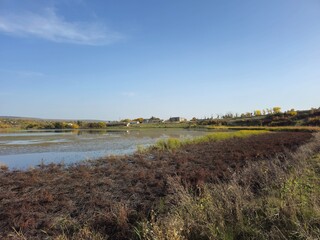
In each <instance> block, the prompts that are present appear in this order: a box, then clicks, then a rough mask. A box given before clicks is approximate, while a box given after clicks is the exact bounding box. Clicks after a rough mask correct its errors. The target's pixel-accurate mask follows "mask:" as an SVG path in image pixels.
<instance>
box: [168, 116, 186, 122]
mask: <svg viewBox="0 0 320 240" xmlns="http://www.w3.org/2000/svg"><path fill="white" fill-rule="evenodd" d="M186 121H187V119H186V118H183V117H171V118H170V119H169V122H186Z"/></svg>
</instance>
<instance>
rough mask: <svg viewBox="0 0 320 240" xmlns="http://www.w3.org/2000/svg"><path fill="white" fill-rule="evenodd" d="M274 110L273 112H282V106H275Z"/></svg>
mask: <svg viewBox="0 0 320 240" xmlns="http://www.w3.org/2000/svg"><path fill="white" fill-rule="evenodd" d="M272 110H273V113H281V107H274V108H273V109H272Z"/></svg>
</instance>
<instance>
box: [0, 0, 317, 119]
mask: <svg viewBox="0 0 320 240" xmlns="http://www.w3.org/2000/svg"><path fill="white" fill-rule="evenodd" d="M274 106H280V107H281V108H282V110H288V109H291V108H295V109H310V108H311V107H320V1H319V0H304V1H301V0H265V1H256V0H241V1H239V0H230V1H221V0H201V1H194V0H192V1H191V0H174V1H172V0H170V1H169V0H161V1H160V0H135V1H133V0H106V1H99V0H87V1H86V0H46V1H42V0H24V1H21V0H0V116H24V117H40V118H50V119H100V120H120V119H124V118H131V119H133V118H137V117H143V118H150V117H151V116H155V117H160V118H162V119H167V118H169V117H174V116H180V117H186V118H192V117H197V118H204V117H211V116H213V117H216V116H217V114H219V115H221V114H225V113H228V112H232V113H243V112H251V111H253V110H256V109H265V108H271V107H274Z"/></svg>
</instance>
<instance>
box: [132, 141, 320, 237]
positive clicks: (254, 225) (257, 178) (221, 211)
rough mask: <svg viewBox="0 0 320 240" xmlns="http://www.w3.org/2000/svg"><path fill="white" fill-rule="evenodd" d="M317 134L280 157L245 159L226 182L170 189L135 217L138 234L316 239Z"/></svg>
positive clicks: (319, 216)
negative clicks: (144, 216)
mask: <svg viewBox="0 0 320 240" xmlns="http://www.w3.org/2000/svg"><path fill="white" fill-rule="evenodd" d="M319 144H320V138H319V135H318V140H317V142H316V143H315V142H314V143H310V144H308V145H307V146H304V147H302V148H300V149H299V150H298V151H297V152H296V153H295V154H292V155H290V156H288V157H286V158H285V159H281V158H275V159H273V160H272V161H269V162H262V163H261V162H259V163H252V162H251V163H250V164H248V165H247V166H246V167H245V168H244V171H243V172H242V173H241V174H239V175H235V176H233V178H232V180H231V181H230V182H227V183H225V182H220V183H215V184H205V185H204V186H202V187H201V188H199V191H196V192H195V191H190V190H188V189H186V188H185V187H184V186H182V185H181V184H179V182H180V179H179V178H178V179H176V178H170V180H169V184H170V187H171V189H172V192H173V193H174V194H173V195H172V196H170V197H168V198H166V199H162V200H161V201H159V203H158V205H157V206H156V207H155V208H154V210H153V211H152V212H151V214H150V217H149V219H147V220H145V221H143V222H140V224H139V225H138V227H137V228H136V229H135V230H136V235H137V236H138V239H150V240H151V239H175V240H178V239H179V240H180V239H195V240H196V239H320V187H319V186H320V154H317V155H314V156H313V157H310V150H316V151H319V146H320V145H319Z"/></svg>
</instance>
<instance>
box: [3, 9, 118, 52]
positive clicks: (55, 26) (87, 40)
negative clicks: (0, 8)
mask: <svg viewBox="0 0 320 240" xmlns="http://www.w3.org/2000/svg"><path fill="white" fill-rule="evenodd" d="M0 32H3V33H6V34H10V35H14V36H20V37H25V36H29V37H30V36H33V37H38V38H42V39H46V40H50V41H54V42H66V43H75V44H84V45H94V46H96V45H107V44H110V43H114V42H116V41H119V40H121V39H122V38H123V36H122V35H121V34H120V33H117V32H113V31H110V30H108V29H106V27H105V26H103V25H101V24H98V23H86V22H68V21H66V20H65V19H63V18H62V17H60V16H58V15H57V14H56V13H55V11H54V9H52V8H50V9H46V10H45V11H44V12H43V14H35V13H31V12H25V13H22V14H19V15H13V14H2V15H1V16H0Z"/></svg>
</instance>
